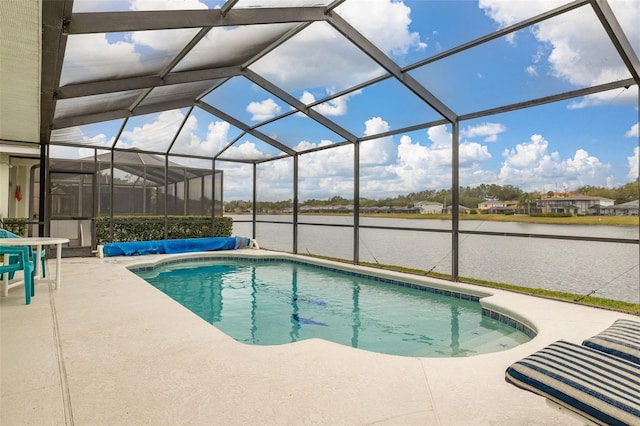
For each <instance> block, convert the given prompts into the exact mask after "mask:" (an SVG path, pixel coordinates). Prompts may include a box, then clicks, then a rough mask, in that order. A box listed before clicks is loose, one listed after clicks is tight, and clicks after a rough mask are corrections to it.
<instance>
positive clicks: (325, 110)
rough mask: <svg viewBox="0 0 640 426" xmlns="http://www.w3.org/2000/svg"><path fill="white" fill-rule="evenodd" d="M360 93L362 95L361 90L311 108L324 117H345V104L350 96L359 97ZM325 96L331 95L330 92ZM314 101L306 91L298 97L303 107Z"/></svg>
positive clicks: (313, 97)
mask: <svg viewBox="0 0 640 426" xmlns="http://www.w3.org/2000/svg"><path fill="white" fill-rule="evenodd" d="M360 93H362V91H361V90H356V91H354V92H351V93H349V94H347V95H343V96H340V97H338V98H335V99H332V100H330V101H328V102H325V103H322V104H319V105H316V106H314V107H313V109H314V110H316V111H318V112H319V113H320V114H322V115H325V116H339V115H346V114H347V102H348V101H349V99H350V98H351V97H352V96H355V95H359V94H360ZM327 94H328V95H331V91H330V90H327ZM315 101H316V97H315V96H314V95H313V93H311V92H308V91H307V90H305V91H303V92H302V96H300V102H302V103H303V104H305V105H309V104H312V103H314V102H315Z"/></svg>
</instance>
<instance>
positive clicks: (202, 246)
mask: <svg viewBox="0 0 640 426" xmlns="http://www.w3.org/2000/svg"><path fill="white" fill-rule="evenodd" d="M250 243H251V239H250V238H246V237H212V238H186V239H179V240H155V241H130V242H122V243H106V244H104V245H103V251H104V255H105V256H140V255H145V254H164V253H168V254H169V253H188V252H195V251H214V250H236V249H239V248H243V247H248V246H249V244H250Z"/></svg>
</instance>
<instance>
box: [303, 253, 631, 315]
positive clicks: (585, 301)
mask: <svg viewBox="0 0 640 426" xmlns="http://www.w3.org/2000/svg"><path fill="white" fill-rule="evenodd" d="M312 257H318V258H323V259H328V260H332V261H335V262H340V263H349V264H351V262H348V261H346V260H344V259H336V258H330V257H326V256H315V255H314V256H312ZM360 265H362V266H368V267H372V268H377V269H383V270H388V271H396V272H403V273H408V274H413V275H419V276H422V277H425V276H426V277H433V278H439V279H444V280H447V281H451V275H445V274H439V273H434V272H427V271H423V270H421V269H412V268H404V267H401V266H395V265H383V264H378V263H368V262H360ZM459 282H462V283H466V284H474V285H478V286H482V287H488V288H497V289H501V290H507V291H513V292H517V293H522V294H526V295H529V296H536V297H543V298H546V299H553V300H559V301H562V302H569V303H576V304H579V305H584V306H591V307H595V308H601V309H608V310H611V311H617V312H624V313H627V314H632V315H640V304H638V303H630V302H623V301H620V300H612V299H605V298H602V297H593V296H587V295H582V294H574V293H565V292H562V291H555V290H545V289H541V288H529V287H521V286H517V285H512V284H506V283H499V282H492V281H485V280H478V279H474V278H467V277H460V279H459Z"/></svg>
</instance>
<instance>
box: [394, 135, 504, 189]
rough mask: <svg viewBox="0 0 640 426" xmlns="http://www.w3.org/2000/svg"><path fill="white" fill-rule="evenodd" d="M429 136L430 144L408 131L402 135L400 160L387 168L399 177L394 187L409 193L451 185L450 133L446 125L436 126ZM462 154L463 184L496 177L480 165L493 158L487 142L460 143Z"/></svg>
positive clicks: (399, 148)
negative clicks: (423, 142)
mask: <svg viewBox="0 0 640 426" xmlns="http://www.w3.org/2000/svg"><path fill="white" fill-rule="evenodd" d="M427 136H428V138H429V140H430V141H431V143H430V144H429V145H427V144H421V143H420V142H414V141H413V140H412V138H411V137H410V136H407V135H404V136H402V137H401V138H400V145H398V148H397V149H398V158H397V161H396V162H395V163H393V164H392V165H390V166H388V167H387V171H388V172H390V173H392V174H394V175H396V176H397V177H398V179H399V182H397V183H396V185H395V187H394V188H392V189H393V190H396V191H397V192H399V193H407V192H410V191H422V190H424V189H426V188H432V189H441V188H448V187H450V186H451V164H452V151H451V133H449V132H448V130H447V128H446V126H437V127H432V128H430V129H429V130H428V131H427ZM459 154H460V156H459V158H460V182H461V184H463V185H467V184H474V183H479V182H483V183H486V182H489V181H494V180H495V174H494V173H492V172H487V171H483V170H482V168H481V166H482V164H484V163H485V162H486V161H488V160H490V159H491V154H490V153H489V151H488V149H487V147H486V146H483V145H480V144H478V143H476V142H463V143H461V144H460V147H459ZM479 176H482V179H483V180H482V181H479V180H478V179H479ZM389 192H391V191H389Z"/></svg>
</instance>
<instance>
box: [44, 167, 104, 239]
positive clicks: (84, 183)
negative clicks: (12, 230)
mask: <svg viewBox="0 0 640 426" xmlns="http://www.w3.org/2000/svg"><path fill="white" fill-rule="evenodd" d="M93 179H94V177H93V174H92V173H74V172H55V171H52V172H50V173H49V182H50V188H51V192H50V197H49V200H50V206H49V207H50V212H51V227H50V229H51V232H50V234H51V236H52V237H63V238H68V239H69V247H87V248H91V247H92V240H93V239H92V235H93V219H94V217H95V200H94V186H93Z"/></svg>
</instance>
